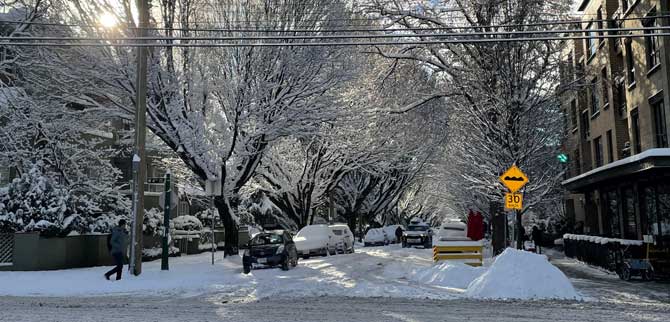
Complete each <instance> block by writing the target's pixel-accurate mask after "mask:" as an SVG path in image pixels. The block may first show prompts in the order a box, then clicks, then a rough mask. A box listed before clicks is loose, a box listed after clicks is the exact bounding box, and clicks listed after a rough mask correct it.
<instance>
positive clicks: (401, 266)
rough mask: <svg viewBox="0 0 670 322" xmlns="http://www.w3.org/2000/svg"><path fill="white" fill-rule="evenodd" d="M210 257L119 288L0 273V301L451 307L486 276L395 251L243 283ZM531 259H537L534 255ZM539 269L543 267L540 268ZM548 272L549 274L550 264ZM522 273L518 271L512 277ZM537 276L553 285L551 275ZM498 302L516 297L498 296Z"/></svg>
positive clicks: (78, 275)
mask: <svg viewBox="0 0 670 322" xmlns="http://www.w3.org/2000/svg"><path fill="white" fill-rule="evenodd" d="M531 255H532V254H531ZM210 256H211V254H209V253H203V254H200V255H193V256H184V257H176V258H170V271H161V270H160V260H158V261H153V262H147V263H144V265H143V273H142V275H140V276H139V277H135V276H130V275H129V274H127V272H124V278H123V279H122V280H121V281H107V280H105V279H104V278H103V274H104V272H105V271H106V270H108V269H109V267H94V268H84V269H70V270H60V271H44V272H0V295H13V296H91V295H94V296H99V295H128V294H133V295H178V296H187V297H188V296H196V295H201V294H204V295H207V294H209V295H213V296H216V297H218V298H242V299H248V300H256V299H265V298H276V297H277V296H282V297H285V296H290V297H312V296H345V297H393V298H416V299H424V298H430V299H457V298H462V297H464V296H465V294H466V289H467V287H468V284H470V282H471V281H472V280H475V279H477V278H480V276H485V275H486V274H485V272H486V271H487V269H485V268H472V267H469V266H465V265H463V264H458V263H455V264H445V263H440V264H439V265H433V262H432V259H431V256H432V250H430V249H409V248H400V246H399V245H391V246H386V247H369V248H358V249H357V250H356V253H355V254H349V255H337V256H330V257H317V258H312V259H308V260H302V259H301V260H300V261H299V265H298V267H296V268H293V269H291V270H290V271H286V272H285V271H282V270H280V269H278V268H273V269H257V270H253V271H252V272H251V274H249V275H244V274H242V269H241V267H242V265H241V258H240V257H238V256H235V257H229V258H226V259H223V258H221V257H222V253H216V255H215V256H216V262H215V265H213V266H212V265H211V264H210V259H211V257H210ZM532 256H536V257H540V258H544V257H543V256H538V255H532ZM544 262H545V263H546V260H544ZM528 263H531V264H533V265H536V264H537V263H535V262H528ZM494 265H495V264H494ZM547 265H549V267H551V268H553V266H551V265H550V264H547ZM503 268H504V269H501V270H499V271H500V272H502V273H505V274H507V273H509V272H508V271H507V270H506V268H507V267H503ZM545 268H546V267H543V268H542V269H543V270H544V269H545ZM489 272H490V271H489ZM495 272H498V271H495ZM502 273H501V274H502ZM525 273H526V272H524V271H522V272H520V273H519V274H525ZM538 274H542V273H538ZM533 276H534V275H533ZM543 276H546V277H548V278H551V277H554V275H552V274H545V275H543ZM515 280H518V278H515ZM486 281H488V280H485V282H481V283H480V284H482V283H483V284H486V283H488V282H486ZM533 281H534V282H537V281H536V280H533ZM494 282H495V281H494ZM496 283H497V282H496ZM540 284H541V283H540ZM524 285H526V286H527V287H530V288H534V287H536V285H533V284H529V283H526V284H524ZM550 285H554V284H550ZM570 287H571V286H570ZM473 294H474V295H473V296H477V295H476V294H475V293H473ZM480 294H481V293H480ZM528 294H531V297H532V298H536V297H547V298H551V297H552V296H551V294H548V293H547V294H544V295H546V296H542V294H539V295H538V293H537V292H533V291H528ZM522 295H523V294H522ZM558 295H561V296H558V297H560V298H565V297H569V296H564V293H559V294H558ZM477 297H481V296H477ZM504 297H506V298H514V297H517V296H509V294H505V296H504ZM520 297H523V296H520Z"/></svg>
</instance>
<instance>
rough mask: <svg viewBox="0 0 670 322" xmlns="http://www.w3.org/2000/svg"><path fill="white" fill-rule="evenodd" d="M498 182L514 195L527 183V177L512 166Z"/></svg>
mask: <svg viewBox="0 0 670 322" xmlns="http://www.w3.org/2000/svg"><path fill="white" fill-rule="evenodd" d="M500 181H502V183H503V184H504V185H505V187H507V189H509V191H510V192H511V193H515V192H517V191H518V190H519V189H521V187H523V186H525V185H526V183H528V177H526V175H525V174H524V173H523V172H521V169H519V168H518V167H517V166H516V165H513V166H511V167H510V168H509V169H507V171H505V173H503V175H501V176H500Z"/></svg>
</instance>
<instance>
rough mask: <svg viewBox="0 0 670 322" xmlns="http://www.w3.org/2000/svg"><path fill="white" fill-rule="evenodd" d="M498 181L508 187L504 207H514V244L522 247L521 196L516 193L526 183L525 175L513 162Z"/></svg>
mask: <svg viewBox="0 0 670 322" xmlns="http://www.w3.org/2000/svg"><path fill="white" fill-rule="evenodd" d="M500 181H501V182H502V183H503V185H505V187H507V189H509V193H506V194H505V208H507V209H514V210H515V212H516V229H515V230H516V231H517V239H516V246H517V248H518V249H521V248H522V246H523V245H522V236H521V234H520V232H521V228H522V227H521V210H522V209H523V196H522V195H521V194H520V193H516V192H517V191H519V189H521V188H523V186H525V185H526V184H527V183H528V177H527V176H526V174H525V173H523V171H521V169H519V167H517V166H516V164H513V165H512V166H511V167H510V168H509V169H507V171H505V173H503V174H502V175H501V176H500Z"/></svg>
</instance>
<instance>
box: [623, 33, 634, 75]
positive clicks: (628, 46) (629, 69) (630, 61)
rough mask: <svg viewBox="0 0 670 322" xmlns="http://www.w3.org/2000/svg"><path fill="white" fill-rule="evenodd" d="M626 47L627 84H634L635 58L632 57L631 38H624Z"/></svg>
mask: <svg viewBox="0 0 670 322" xmlns="http://www.w3.org/2000/svg"><path fill="white" fill-rule="evenodd" d="M625 47H626V78H627V79H628V86H631V85H633V84H635V60H634V58H633V47H632V45H631V40H630V39H626V40H625Z"/></svg>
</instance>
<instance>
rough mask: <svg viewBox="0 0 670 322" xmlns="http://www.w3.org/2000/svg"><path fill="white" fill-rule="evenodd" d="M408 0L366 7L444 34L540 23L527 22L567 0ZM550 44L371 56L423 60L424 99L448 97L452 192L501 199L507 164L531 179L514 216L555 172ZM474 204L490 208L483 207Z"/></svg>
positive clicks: (550, 187) (556, 120) (558, 131)
mask: <svg viewBox="0 0 670 322" xmlns="http://www.w3.org/2000/svg"><path fill="white" fill-rule="evenodd" d="M415 4H416V2H414V1H394V2H391V3H389V2H386V1H383V2H382V1H371V4H370V5H369V6H368V8H367V9H368V10H369V12H370V13H373V14H376V15H379V16H382V17H385V18H387V19H388V21H392V22H393V23H392V24H393V25H394V26H397V27H401V28H402V27H405V28H418V27H436V28H448V29H446V31H445V30H439V31H435V32H439V33H450V32H458V27H459V26H462V25H466V26H468V27H471V28H472V27H474V28H478V29H477V30H480V31H486V32H502V33H504V32H511V31H528V30H536V29H538V28H546V26H542V27H539V26H534V25H532V23H534V22H538V21H543V20H544V17H545V16H546V13H547V12H552V14H554V15H556V16H561V15H563V14H565V13H566V12H567V10H568V8H569V5H570V2H569V1H564V0H554V1H536V0H521V1H507V0H502V1H501V0H485V1H480V0H476V1H475V0H473V1H469V0H463V1H456V2H454V3H448V4H446V3H445V4H443V3H437V4H428V3H426V4H425V5H422V6H421V10H414V9H415V8H414V5H415ZM454 28H455V29H454ZM407 32H413V31H410V30H408V31H407ZM430 33H431V32H422V38H421V39H422V40H434V39H436V38H431V37H430ZM424 36H425V37H424ZM480 37H481V38H482V39H484V38H494V37H500V36H495V35H491V36H480ZM454 39H456V38H454ZM557 45H558V44H557V43H555V42H550V41H536V42H500V43H474V44H455V43H445V44H439V45H434V44H426V45H412V46H406V47H402V48H398V49H396V50H390V49H389V50H387V49H381V48H379V49H377V51H376V52H377V54H378V55H380V56H382V57H385V58H387V59H389V60H392V61H412V62H417V63H419V64H421V65H422V66H424V68H426V69H427V70H430V75H431V77H432V78H433V79H435V80H436V81H437V82H439V83H440V84H441V86H439V87H438V88H439V89H440V90H439V91H436V92H434V93H433V94H434V95H427V96H426V97H429V98H431V97H442V98H445V99H446V102H447V106H448V108H449V109H450V112H451V115H452V117H451V118H450V127H449V129H450V135H449V138H450V144H449V149H448V150H447V151H448V153H447V155H446V158H445V160H446V161H447V162H445V165H448V167H450V168H451V169H450V170H449V171H445V173H446V174H447V176H446V177H447V178H452V180H453V178H459V180H458V186H459V188H458V189H457V188H456V187H454V188H453V190H451V191H452V192H453V193H454V195H457V196H459V198H457V199H461V200H464V201H465V202H466V203H472V202H475V201H477V200H479V201H480V202H485V203H488V202H489V201H493V200H495V201H498V200H500V201H501V200H502V197H503V193H504V191H505V188H504V187H503V186H502V184H501V183H500V182H499V181H498V177H499V175H500V174H502V172H503V171H505V169H506V168H507V167H509V166H511V165H512V164H516V165H517V166H519V167H520V168H521V169H522V170H523V171H524V172H526V173H527V174H528V176H529V178H530V183H529V184H528V185H527V186H526V188H525V189H524V190H523V191H522V193H523V194H524V196H525V198H524V210H522V211H520V212H518V213H517V218H518V220H517V221H518V222H519V223H520V222H521V220H520V219H521V215H522V214H523V212H524V211H526V210H527V209H529V208H532V207H534V206H535V205H537V204H538V203H540V202H543V201H545V200H546V199H547V197H548V196H550V195H551V193H552V192H554V189H555V187H556V186H557V185H558V184H559V180H560V177H561V173H560V170H558V167H557V166H555V165H553V164H552V162H553V161H554V160H555V155H556V152H557V150H558V146H559V142H560V136H561V135H562V127H561V125H560V124H561V118H560V113H559V104H558V102H557V99H556V96H555V91H554V89H555V87H556V85H557V83H556V79H557V77H556V76H557V74H556V72H557V70H558V69H557V63H558V59H557V58H558V57H557V54H558V47H557ZM423 103H424V102H423V101H417V102H416V104H414V103H413V104H409V105H408V108H418V107H420V106H421V105H422V104H423ZM481 207H482V209H486V210H487V209H488V205H481Z"/></svg>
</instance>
